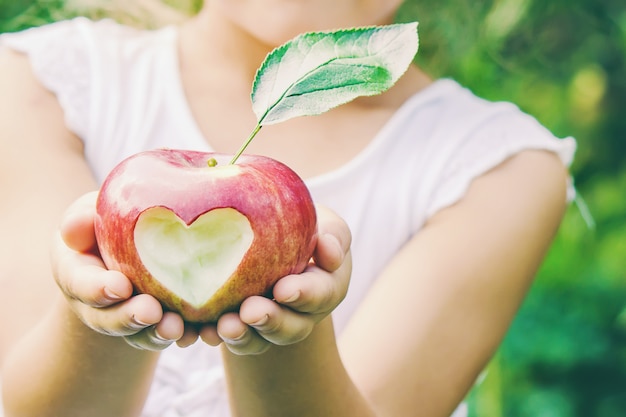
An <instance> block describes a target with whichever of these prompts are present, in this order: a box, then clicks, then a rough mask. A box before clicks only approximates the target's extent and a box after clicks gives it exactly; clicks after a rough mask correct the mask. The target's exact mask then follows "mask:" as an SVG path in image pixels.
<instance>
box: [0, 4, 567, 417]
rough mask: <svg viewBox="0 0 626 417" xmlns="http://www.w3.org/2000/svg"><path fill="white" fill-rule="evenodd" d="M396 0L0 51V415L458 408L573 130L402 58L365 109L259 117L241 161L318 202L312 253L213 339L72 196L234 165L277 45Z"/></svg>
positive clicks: (532, 262) (219, 9)
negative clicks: (117, 171)
mask: <svg viewBox="0 0 626 417" xmlns="http://www.w3.org/2000/svg"><path fill="white" fill-rule="evenodd" d="M400 3H401V2H400V1H399V0H395V1H389V0H374V1H369V2H365V1H364V2H359V1H347V0H340V1H336V0H333V1H332V2H331V1H329V0H313V1H307V2H304V1H280V0H275V1H269V0H268V1H258V0H255V1H249V0H239V1H233V0H229V1H224V0H207V1H206V2H205V3H204V5H203V7H202V9H201V11H200V12H199V13H198V15H197V16H194V17H193V18H191V19H189V20H188V21H186V22H185V23H183V24H181V25H177V26H167V27H165V28H163V29H159V30H156V31H142V30H137V29H132V28H129V27H124V26H120V25H118V24H116V23H113V22H112V21H109V20H103V21H99V22H93V21H89V20H87V19H84V18H78V19H74V20H69V21H63V22H59V23H57V24H52V25H48V26H44V27H41V28H37V29H34V30H31V31H26V32H22V33H18V34H15V35H5V36H3V37H2V38H0V73H1V75H0V84H1V86H0V90H1V91H3V94H2V96H1V97H0V114H2V115H3V116H2V118H1V119H0V146H1V152H0V167H1V168H0V172H1V174H0V175H1V177H0V178H1V180H0V181H2V184H3V186H2V190H3V194H4V197H3V198H4V201H5V202H10V204H3V205H2V213H1V215H0V222H2V223H1V226H0V227H1V228H2V230H3V233H2V238H1V241H2V245H3V246H2V249H3V250H2V251H1V253H3V254H4V255H3V257H2V261H1V263H0V268H1V270H0V271H1V277H2V291H1V292H0V293H1V294H2V300H1V301H2V302H1V303H0V305H1V306H2V307H1V308H2V310H1V312H2V314H1V315H0V317H2V321H3V322H2V329H3V336H2V339H1V342H2V344H1V346H0V352H1V355H2V385H3V401H4V408H5V413H6V416H7V417H9V416H17V415H19V416H22V415H33V416H59V415H62V416H90V417H98V416H143V417H148V416H186V417H194V416H220V417H222V416H228V415H241V416H246V417H249V416H257V415H271V416H342V417H348V416H359V417H361V416H403V417H404V416H412V415H415V416H450V415H451V414H452V413H453V412H454V410H455V409H456V408H457V407H458V405H459V403H461V401H462V400H463V398H464V396H465V394H466V393H467V391H468V390H469V388H470V387H471V385H472V384H473V382H474V381H475V379H476V377H477V375H478V374H479V373H480V372H481V370H482V369H483V367H484V365H485V364H486V363H487V362H488V360H489V358H490V356H491V355H492V353H493V352H494V351H495V349H496V348H497V346H498V344H499V342H500V341H501V339H502V337H503V335H504V334H505V332H506V330H507V327H508V325H509V324H510V322H511V320H512V318H513V316H514V315H515V313H516V311H517V309H518V307H519V305H520V303H521V301H522V300H523V297H524V295H525V293H526V290H527V288H528V286H529V285H530V283H531V281H532V278H533V275H534V273H535V271H536V269H537V268H538V265H539V264H540V262H541V260H542V258H543V256H544V254H545V253H546V251H547V249H548V247H549V245H550V242H551V240H552V238H553V236H554V234H555V232H556V230H557V228H558V225H559V222H560V220H561V217H562V214H563V211H564V209H565V207H566V204H567V201H568V198H569V197H571V195H568V192H569V193H571V191H572V190H571V189H570V188H568V185H567V184H568V175H567V166H568V165H569V164H570V163H571V160H572V157H573V153H574V148H575V143H574V141H573V139H571V138H568V139H563V140H560V139H557V138H555V137H553V136H552V135H551V134H550V133H549V132H548V131H547V130H546V129H545V128H543V127H542V126H540V125H539V124H538V123H537V122H536V121H535V120H534V119H533V118H531V117H529V116H528V115H525V114H523V113H522V112H520V111H519V110H518V109H517V108H516V107H515V106H513V105H511V104H508V103H489V102H486V101H484V100H481V99H480V98H478V97H476V96H474V95H472V94H471V93H470V92H469V91H468V90H466V89H464V88H463V87H461V86H460V85H458V84H457V83H456V82H454V81H452V80H449V79H441V80H432V79H431V78H430V77H429V76H428V75H427V74H425V73H424V72H423V71H421V70H420V69H419V68H418V67H415V66H413V67H411V68H410V69H409V70H408V71H407V72H406V74H405V75H404V76H403V77H402V78H401V79H400V80H399V81H398V83H397V84H396V85H395V86H394V87H393V88H391V89H390V90H389V91H388V92H386V93H384V94H382V95H380V96H375V97H369V98H360V99H357V100H355V101H353V102H351V103H349V104H346V105H343V106H341V107H338V108H336V109H333V110H332V111H330V112H328V113H325V114H323V115H320V116H316V117H304V118H299V119H293V120H290V121H288V122H285V123H282V124H278V125H272V126H267V127H265V128H264V129H263V131H262V132H261V133H260V134H259V137H258V138H257V139H255V141H254V142H253V144H252V145H251V147H250V148H249V149H248V151H247V152H249V153H256V154H263V155H266V156H270V157H273V158H275V159H278V160H280V161H282V162H284V163H286V164H287V165H289V166H290V167H291V168H293V169H294V170H295V171H296V172H297V173H298V174H300V176H301V177H303V178H304V179H305V180H306V182H307V185H308V186H309V188H310V190H311V193H312V195H313V197H314V199H315V201H316V202H317V203H318V204H319V207H320V208H319V212H320V236H321V238H320V241H319V243H318V247H317V256H316V258H315V261H316V263H315V265H311V267H310V268H309V269H308V270H307V271H306V272H305V273H304V274H302V275H292V276H288V277H285V278H283V279H282V280H281V281H279V283H278V284H277V286H276V288H275V290H274V294H273V295H274V300H269V299H266V298H262V297H251V298H249V299H248V300H246V301H245V302H244V304H243V305H242V307H241V310H240V312H239V313H238V314H237V313H230V314H226V315H224V316H222V318H220V320H219V322H218V323H217V325H216V326H206V327H205V328H202V329H195V328H192V327H191V326H185V325H184V323H183V322H182V320H181V318H180V317H179V316H178V315H176V314H174V313H171V312H163V311H162V309H161V306H160V305H159V304H158V302H157V301H156V300H155V299H154V298H152V297H150V296H147V295H135V296H134V295H132V287H131V285H130V282H129V281H128V280H127V278H126V277H125V276H123V275H121V274H120V273H117V272H115V271H108V270H106V269H105V268H104V266H103V264H102V261H101V260H100V258H99V257H98V254H97V251H95V250H94V247H95V240H94V235H93V215H94V193H88V192H89V191H92V190H95V189H97V187H98V185H99V183H100V182H101V181H102V180H103V179H104V177H105V176H106V174H107V173H108V172H109V171H110V170H111V169H112V168H113V166H114V165H115V164H117V163H118V162H119V161H120V160H121V159H123V158H124V157H126V156H128V155H131V154H133V153H136V152H139V151H141V150H145V149H150V148H155V147H170V148H193V149H199V150H206V151H218V152H226V153H234V152H235V151H236V150H237V148H238V147H239V145H240V144H241V142H242V141H243V139H244V138H245V137H246V136H247V134H248V133H249V131H250V130H251V128H252V127H253V126H254V124H255V117H254V115H253V113H252V109H251V105H250V101H249V94H250V89H251V85H252V79H253V77H254V74H255V71H256V69H257V67H258V66H259V64H260V63H261V62H262V60H263V59H264V57H265V56H266V54H267V53H268V52H269V51H270V50H271V49H273V48H274V47H275V46H278V45H280V44H282V43H283V42H285V41H287V40H288V39H290V38H292V37H293V36H295V35H296V34H298V33H302V32H308V31H314V30H330V29H337V28H345V27H354V26H366V25H379V24H387V23H391V22H392V21H393V17H394V13H395V11H396V10H397V8H398V7H399V6H400ZM330 11H332V12H330ZM422 36H428V34H427V33H425V34H422ZM83 194H85V195H84V196H83V197H80V198H79V196H81V195H83ZM74 200H76V201H75V202H74V203H73V204H70V203H71V202H72V201H74ZM68 205H69V206H70V209H69V210H66V207H67V206H68ZM322 207H328V208H330V210H328V209H325V208H322ZM64 211H65V215H63V217H62V221H61V225H60V226H59V227H58V231H57V232H56V233H55V235H56V237H55V239H54V243H53V245H52V246H53V247H52V267H50V265H49V263H48V255H47V253H48V243H49V241H48V236H49V235H50V234H53V233H54V231H55V229H57V225H58V224H59V223H58V222H59V218H61V215H62V213H63V212H64ZM335 213H337V214H335ZM344 222H345V223H344ZM9 253H10V256H9V255H8V254H9ZM50 275H54V278H55V279H56V284H57V286H58V287H59V288H60V291H59V288H55V285H54V281H53V280H52V278H51V277H50ZM348 281H350V284H349V289H348ZM59 293H61V294H63V295H64V297H57V294H59ZM344 298H345V299H344ZM174 342H176V343H174ZM207 344H208V345H217V344H221V345H222V347H221V348H220V349H217V348H214V347H211V346H207ZM168 346H169V347H168ZM457 413H458V415H463V409H462V408H459V409H458V410H457Z"/></svg>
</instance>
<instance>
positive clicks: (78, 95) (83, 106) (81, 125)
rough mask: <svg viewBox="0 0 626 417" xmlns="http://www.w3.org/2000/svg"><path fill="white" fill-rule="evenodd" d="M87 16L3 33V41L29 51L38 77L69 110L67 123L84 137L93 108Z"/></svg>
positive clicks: (0, 42)
mask: <svg viewBox="0 0 626 417" xmlns="http://www.w3.org/2000/svg"><path fill="white" fill-rule="evenodd" d="M92 23H93V22H91V21H89V20H88V19H85V18H76V19H72V20H66V21H60V22H56V23H52V24H48V25H44V26H40V27H35V28H32V29H27V30H24V31H22V32H16V33H6V34H3V35H2V36H0V45H1V46H6V47H9V48H12V49H14V50H16V51H18V52H22V53H24V54H26V55H27V56H28V58H29V60H30V62H31V65H32V68H33V71H34V73H35V76H36V77H37V79H38V80H39V81H40V82H41V83H42V85H43V86H44V87H46V88H47V89H48V90H50V91H52V92H53V93H54V94H55V95H56V96H57V99H58V100H59V103H60V105H61V107H62V108H63V111H64V114H65V122H66V125H67V127H68V128H69V129H70V130H71V131H73V132H74V133H76V134H77V135H78V136H79V137H81V138H84V136H85V134H86V132H87V130H88V123H89V114H90V113H89V111H90V100H89V93H90V86H91V82H90V58H89V54H88V52H87V48H86V37H85V35H84V34H85V31H86V30H88V28H89V26H90V25H91V24H92Z"/></svg>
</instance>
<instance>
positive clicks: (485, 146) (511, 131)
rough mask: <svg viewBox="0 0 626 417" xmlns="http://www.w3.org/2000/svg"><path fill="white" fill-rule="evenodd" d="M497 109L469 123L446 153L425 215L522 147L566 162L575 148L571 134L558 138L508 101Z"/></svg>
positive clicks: (571, 192)
mask: <svg viewBox="0 0 626 417" xmlns="http://www.w3.org/2000/svg"><path fill="white" fill-rule="evenodd" d="M494 106H495V108H496V109H497V111H494V112H492V113H491V114H489V115H488V116H487V117H485V118H484V119H483V120H482V121H481V122H480V123H479V124H477V125H476V126H474V127H473V129H472V130H470V131H469V132H468V133H467V135H465V136H464V138H463V140H462V141H459V142H458V143H457V146H456V147H455V149H454V151H453V152H452V153H451V154H450V155H449V157H448V160H447V161H446V164H445V167H443V169H442V171H441V172H440V175H439V178H438V186H437V187H436V188H435V189H433V194H432V195H431V198H430V199H429V204H428V206H427V208H426V213H425V218H429V217H430V216H432V215H433V214H435V213H436V212H437V211H439V210H441V209H443V208H445V207H447V206H450V205H452V204H454V203H456V202H457V201H459V200H460V199H461V198H463V196H464V195H465V194H466V192H467V190H468V188H469V186H470V185H471V183H472V181H473V180H475V179H476V178H478V177H479V176H481V175H483V174H485V173H486V172H488V171H489V170H491V169H493V168H495V167H496V166H498V165H499V164H501V163H502V162H504V161H505V160H506V159H508V158H510V157H512V156H513V155H515V154H517V153H519V152H521V151H524V150H546V151H549V152H554V153H555V154H556V155H558V156H559V158H560V159H561V161H562V162H563V164H564V165H565V166H570V165H571V163H572V160H573V157H574V153H575V150H576V142H575V140H574V139H573V138H571V137H567V138H564V139H560V138H557V137H555V136H554V135H553V134H552V133H551V132H550V131H549V130H548V129H546V128H545V127H543V126H542V125H541V124H540V123H539V122H538V121H537V120H536V119H535V118H533V117H531V116H530V115H527V114H525V113H523V112H522V111H520V110H519V109H518V108H517V107H516V106H514V105H512V104H510V103H498V104H495V105H494ZM567 187H568V188H567V198H568V201H571V200H572V199H573V198H574V196H575V190H574V187H573V184H572V181H571V180H569V181H568V184H567Z"/></svg>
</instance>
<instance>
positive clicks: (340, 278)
mask: <svg viewBox="0 0 626 417" xmlns="http://www.w3.org/2000/svg"><path fill="white" fill-rule="evenodd" d="M317 209H318V233H319V238H318V243H317V247H316V250H315V254H314V261H315V262H314V263H311V264H310V265H309V266H308V267H307V269H306V270H305V271H304V272H303V273H301V274H295V275H288V276H286V277H284V278H282V279H280V280H279V281H278V282H277V283H276V285H275V286H274V290H273V297H274V299H273V300H270V299H268V298H265V297H261V296H256V297H250V298H248V299H246V300H245V301H244V302H243V304H242V305H241V308H240V311H239V313H227V314H225V315H223V316H222V317H220V319H219V320H218V323H217V326H207V327H205V328H203V329H201V330H200V336H201V337H202V339H203V340H204V341H205V342H206V343H208V344H210V345H217V344H219V343H221V342H224V343H225V345H226V347H227V348H228V349H229V350H230V351H231V352H233V353H235V354H238V355H251V354H259V353H262V352H264V351H266V350H267V349H268V348H269V347H270V346H271V345H289V344H293V343H297V342H299V341H301V340H303V339H305V338H306V337H307V336H308V335H309V334H310V333H311V331H312V330H313V328H314V327H315V325H316V324H317V323H319V322H320V321H321V320H322V319H324V318H325V317H327V316H328V315H329V314H330V313H331V312H332V311H333V310H334V309H335V308H336V307H337V306H338V305H339V303H340V302H341V301H342V300H343V299H344V297H345V296H346V292H347V290H348V284H349V281H350V275H351V272H352V260H351V256H350V243H351V234H350V230H349V229H348V226H347V225H346V223H345V222H344V221H343V220H342V219H341V218H340V217H338V216H337V215H336V214H335V213H333V212H332V211H330V210H329V209H326V208H323V207H319V206H318V207H317Z"/></svg>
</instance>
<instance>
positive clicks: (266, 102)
mask: <svg viewBox="0 0 626 417" xmlns="http://www.w3.org/2000/svg"><path fill="white" fill-rule="evenodd" d="M418 43H419V40H418V35H417V22H413V23H402V24H394V25H387V26H372V27H363V28H354V29H347V30H339V31H334V32H312V33H306V34H303V35H300V36H298V37H296V38H294V39H292V40H291V41H289V42H287V43H285V44H284V45H282V46H280V47H278V48H276V49H275V50H273V51H272V52H271V53H270V54H269V55H268V56H267V58H266V59H265V61H264V62H263V64H262V65H261V67H260V68H259V70H258V71H257V74H256V77H255V80H254V85H253V87H252V109H253V110H254V113H255V114H256V116H257V120H258V123H259V125H260V126H263V125H269V124H274V123H278V122H282V121H285V120H287V119H291V118H293V117H297V116H311V115H316V114H320V113H323V112H325V111H327V110H330V109H332V108H333V107H337V106H339V105H341V104H344V103H347V102H349V101H351V100H353V99H355V98H357V97H360V96H372V95H376V94H380V93H382V92H384V91H386V90H388V89H389V88H390V87H391V86H393V84H395V82H396V81H397V80H398V78H400V76H402V74H404V72H405V71H406V69H407V68H408V66H409V65H410V64H411V62H412V61H413V58H414V57H415V54H416V53H417V48H418Z"/></svg>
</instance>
